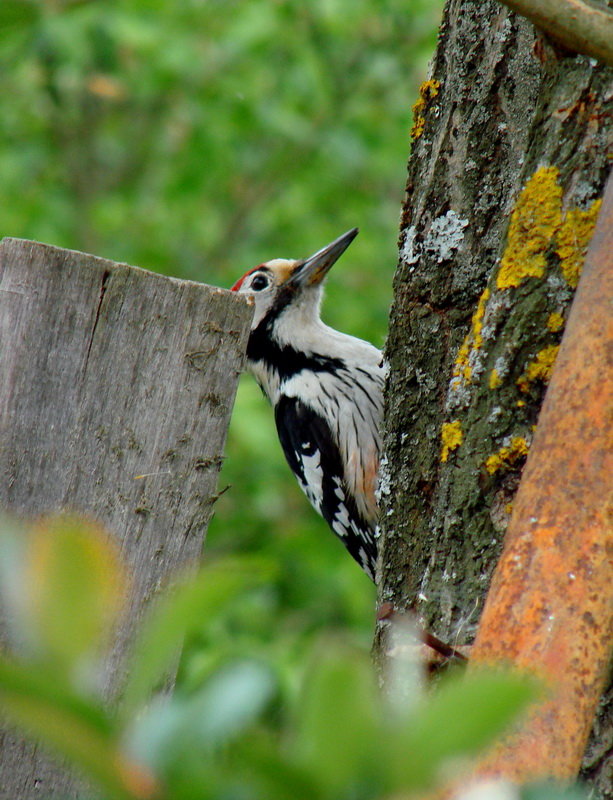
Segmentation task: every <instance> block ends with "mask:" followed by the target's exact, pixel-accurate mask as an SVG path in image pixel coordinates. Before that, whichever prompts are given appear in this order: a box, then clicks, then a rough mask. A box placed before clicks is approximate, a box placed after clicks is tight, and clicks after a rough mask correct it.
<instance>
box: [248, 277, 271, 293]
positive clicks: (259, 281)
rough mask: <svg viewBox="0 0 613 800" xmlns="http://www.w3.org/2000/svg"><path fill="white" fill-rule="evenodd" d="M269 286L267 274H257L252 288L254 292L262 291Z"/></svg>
mask: <svg viewBox="0 0 613 800" xmlns="http://www.w3.org/2000/svg"><path fill="white" fill-rule="evenodd" d="M267 286H268V278H267V277H266V276H265V275H256V276H255V278H254V279H253V280H252V281H251V288H252V289H253V291H254V292H260V291H261V290H262V289H266V287H267Z"/></svg>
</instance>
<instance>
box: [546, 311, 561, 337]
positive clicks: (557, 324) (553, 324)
mask: <svg viewBox="0 0 613 800" xmlns="http://www.w3.org/2000/svg"><path fill="white" fill-rule="evenodd" d="M563 327H564V317H563V316H562V314H559V313H558V312H557V311H553V312H552V313H551V314H550V315H549V316H548V317H547V328H548V330H550V331H551V332H552V333H557V331H559V330H561V329H562V328H563Z"/></svg>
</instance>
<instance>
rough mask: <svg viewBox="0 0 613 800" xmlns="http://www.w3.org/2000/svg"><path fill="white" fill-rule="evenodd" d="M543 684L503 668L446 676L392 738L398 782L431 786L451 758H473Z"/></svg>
mask: <svg viewBox="0 0 613 800" xmlns="http://www.w3.org/2000/svg"><path fill="white" fill-rule="evenodd" d="M541 688H542V687H541V686H540V684H538V683H537V682H536V681H535V680H534V678H531V677H529V676H527V675H521V674H518V673H516V672H510V671H501V670H485V669H483V670H474V671H469V672H468V673H466V674H465V675H463V676H461V677H459V678H458V677H453V678H450V679H448V680H447V681H446V682H445V683H443V684H442V685H441V687H440V688H439V689H438V690H437V691H435V692H433V694H432V695H431V696H429V697H428V698H427V699H426V700H425V701H424V702H423V703H421V704H419V705H418V706H417V707H416V708H415V710H414V713H413V714H411V716H410V717H409V718H408V719H407V721H406V723H405V726H404V730H400V729H399V730H398V731H397V733H396V735H395V736H394V737H392V742H393V746H394V750H395V751H396V753H397V757H396V758H395V759H394V765H393V767H394V769H393V771H394V774H395V780H396V785H397V786H398V787H402V788H405V789H406V788H423V787H426V786H430V785H433V784H434V783H435V782H436V780H437V779H438V778H439V777H440V775H441V771H442V769H443V768H444V767H445V765H446V764H447V763H448V762H449V761H451V760H452V759H453V760H456V759H462V758H471V757H474V756H475V755H477V754H478V753H479V752H481V751H482V750H483V749H484V748H486V747H487V746H488V745H490V744H492V743H493V742H494V740H495V739H496V738H497V737H498V736H500V735H501V734H502V733H503V732H504V731H505V730H507V729H508V727H509V726H510V725H511V724H512V723H513V722H514V721H515V720H516V719H517V718H518V716H519V715H520V714H521V713H522V712H523V711H525V709H526V708H527V706H528V705H529V704H530V703H531V702H532V701H534V700H535V698H537V697H538V694H539V692H540V690H541Z"/></svg>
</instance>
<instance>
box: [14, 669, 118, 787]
mask: <svg viewBox="0 0 613 800" xmlns="http://www.w3.org/2000/svg"><path fill="white" fill-rule="evenodd" d="M0 710H1V711H2V716H3V717H5V718H6V719H7V720H8V721H10V722H11V723H12V724H15V725H18V726H19V727H20V728H22V729H23V730H25V731H26V732H28V733H29V734H30V735H32V736H34V738H36V739H37V740H39V741H41V742H42V743H43V744H44V745H47V746H49V747H50V748H51V749H53V750H54V751H55V752H56V753H58V754H60V755H62V756H65V757H66V758H68V759H69V761H70V762H71V764H72V765H74V766H75V767H77V768H78V769H80V770H81V771H82V773H83V774H84V775H85V776H87V777H88V778H90V779H92V780H95V781H96V782H97V784H98V785H99V786H100V787H101V788H103V789H104V790H105V791H106V792H107V795H108V797H109V798H118V799H119V800H123V798H127V797H130V796H131V795H130V794H129V792H128V791H127V789H126V785H125V774H124V771H123V768H122V767H121V760H120V759H119V758H118V749H117V747H116V742H115V731H114V727H113V724H112V722H111V720H110V719H109V718H108V717H107V716H106V715H105V713H104V712H103V711H102V709H101V708H99V707H98V706H96V705H94V704H92V703H89V702H88V701H86V700H84V699H83V698H82V697H79V696H77V695H75V694H72V693H71V692H70V691H69V690H68V689H66V688H65V687H63V686H61V685H59V684H58V681H57V680H56V679H55V677H53V676H50V675H47V674H46V673H45V671H44V670H43V669H42V668H40V667H36V666H35V667H30V666H29V665H27V664H24V663H22V662H12V661H8V660H0Z"/></svg>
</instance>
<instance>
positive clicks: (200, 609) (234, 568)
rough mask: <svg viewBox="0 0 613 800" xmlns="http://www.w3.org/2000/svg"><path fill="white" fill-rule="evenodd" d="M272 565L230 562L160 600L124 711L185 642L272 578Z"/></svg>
mask: <svg viewBox="0 0 613 800" xmlns="http://www.w3.org/2000/svg"><path fill="white" fill-rule="evenodd" d="M270 571H271V570H270V566H269V565H267V564H266V563H265V562H264V561H261V560H256V559H250V558H236V559H227V560H225V561H220V562H217V563H216V564H212V565H210V566H205V567H203V568H202V569H201V570H200V572H199V573H198V575H197V576H196V577H195V578H194V577H192V578H190V579H188V580H187V581H186V582H185V583H183V584H179V585H177V586H175V587H174V588H173V589H172V590H170V591H167V592H165V593H164V594H163V595H161V596H160V597H159V598H158V601H157V602H156V603H155V604H154V607H153V608H152V610H151V612H150V614H149V615H148V617H147V619H146V620H145V622H144V624H143V626H142V628H141V629H140V631H139V633H138V635H137V638H136V642H135V645H134V648H133V650H132V659H131V664H130V673H129V677H128V682H127V684H126V688H125V691H124V695H123V704H122V710H123V714H124V716H125V717H128V716H130V714H132V713H133V712H134V711H135V710H136V709H138V708H139V707H140V706H141V705H142V704H143V703H145V702H146V701H147V700H148V699H149V697H150V695H151V693H152V691H153V690H154V689H155V688H156V687H157V686H158V685H159V684H160V682H161V681H163V679H164V677H165V675H166V673H167V671H168V669H169V667H170V666H171V664H172V662H173V660H174V659H175V658H176V657H177V653H178V650H179V648H180V647H181V645H182V644H183V640H184V639H185V637H186V636H187V635H189V633H190V632H192V631H197V630H198V628H199V627H200V626H201V625H202V623H203V621H204V620H207V619H208V618H210V617H211V616H213V615H214V614H216V613H219V610H220V609H221V608H223V606H224V605H226V604H227V603H229V602H231V601H232V600H233V599H234V598H235V597H237V596H238V595H240V594H241V593H242V592H245V591H246V590H247V589H248V588H249V587H250V586H255V585H257V584H258V583H261V582H262V581H263V580H265V579H266V578H269V577H270Z"/></svg>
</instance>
